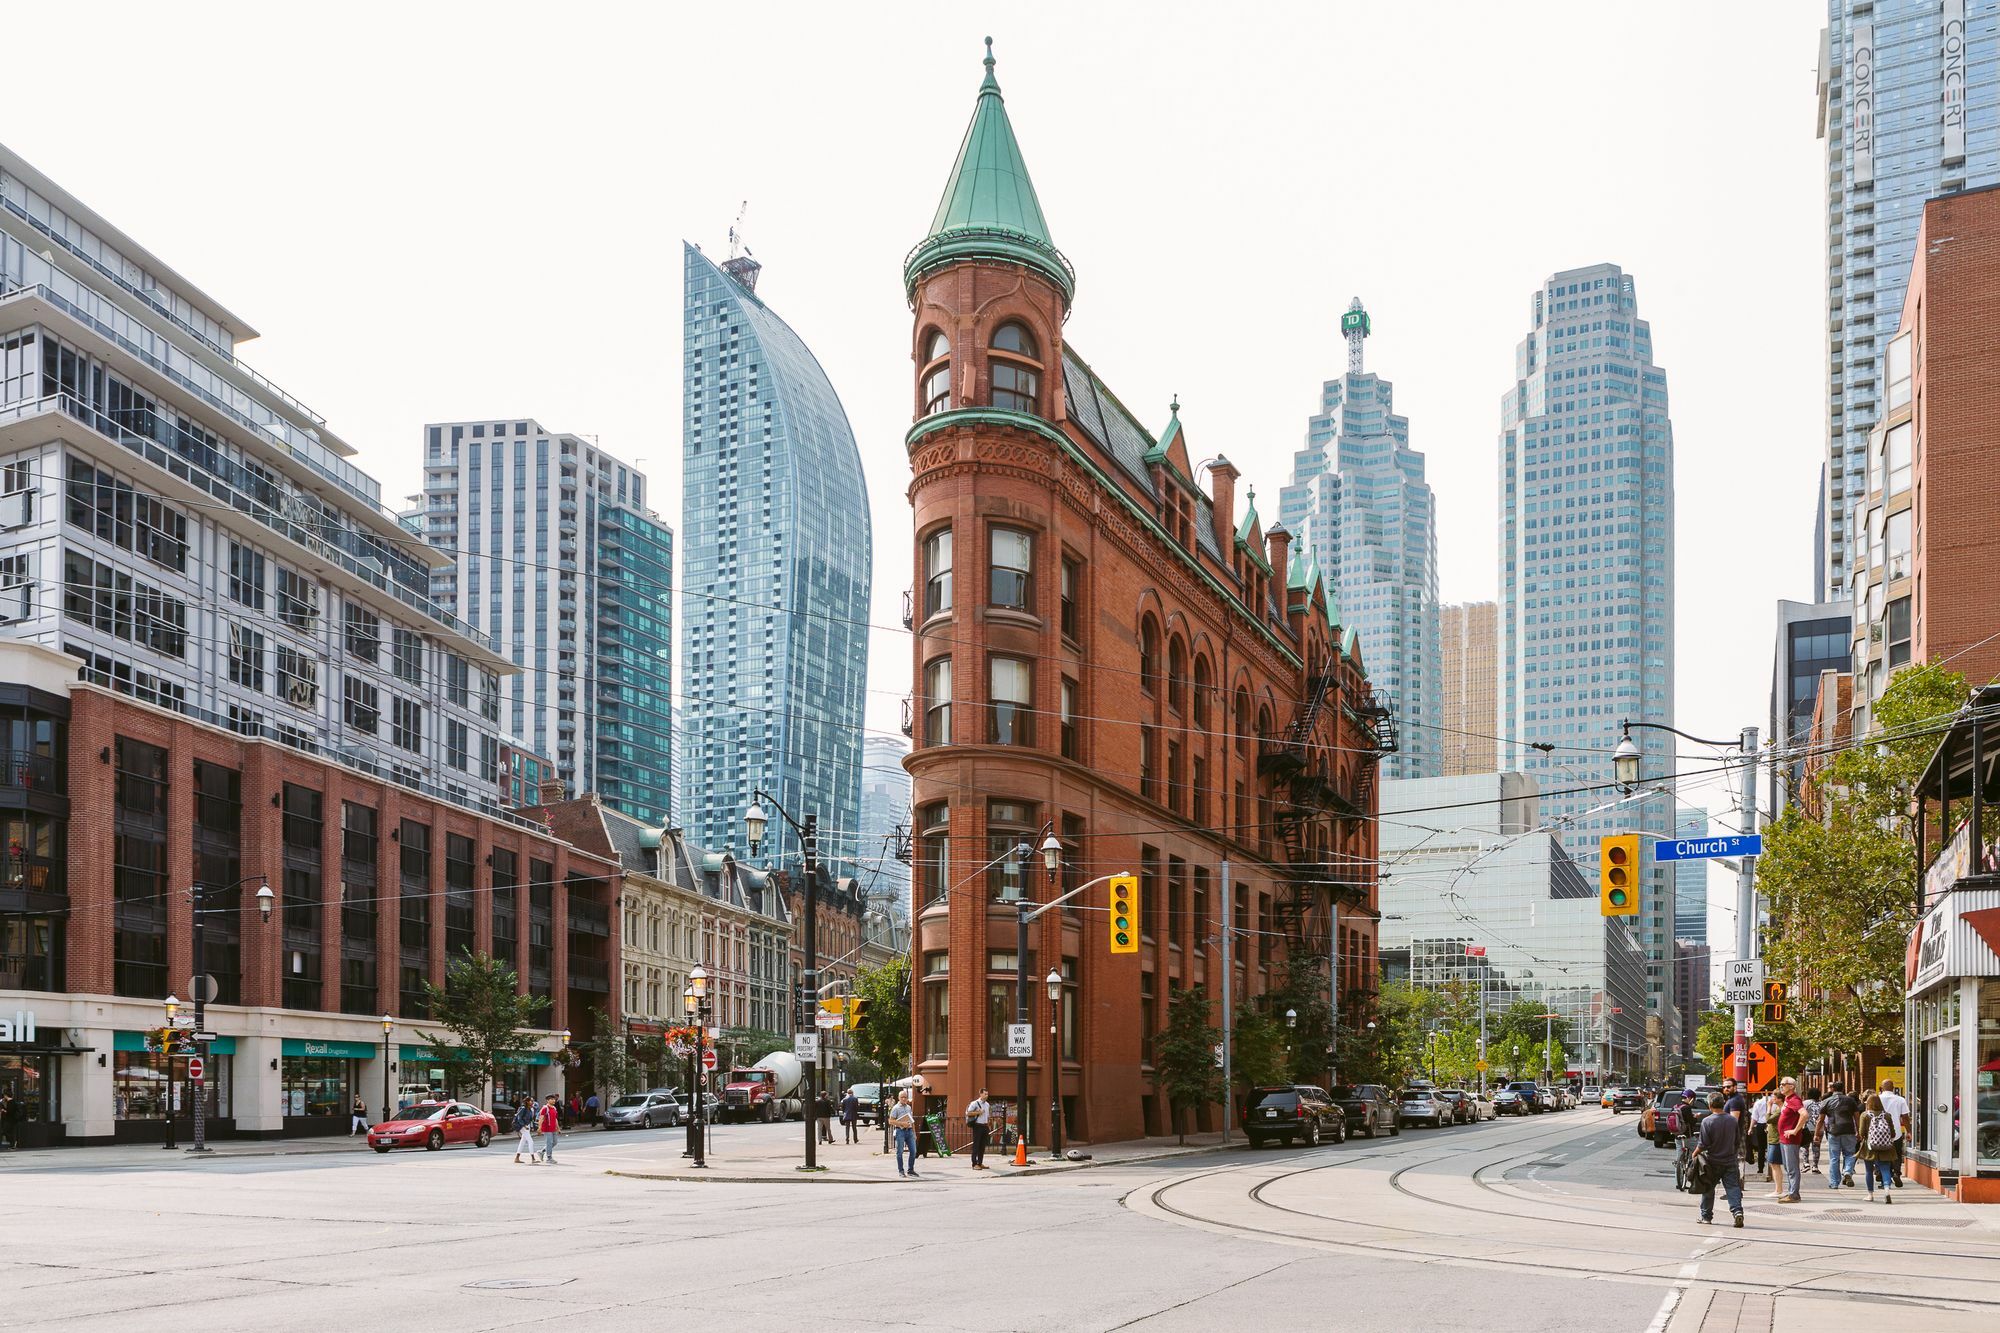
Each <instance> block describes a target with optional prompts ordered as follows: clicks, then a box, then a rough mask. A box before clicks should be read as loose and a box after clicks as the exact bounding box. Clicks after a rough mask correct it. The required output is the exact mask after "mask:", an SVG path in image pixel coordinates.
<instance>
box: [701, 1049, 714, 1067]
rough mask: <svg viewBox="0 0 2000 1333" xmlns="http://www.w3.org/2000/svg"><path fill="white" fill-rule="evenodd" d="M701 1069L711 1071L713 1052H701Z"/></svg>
mask: <svg viewBox="0 0 2000 1333" xmlns="http://www.w3.org/2000/svg"><path fill="white" fill-rule="evenodd" d="M701 1067H702V1068H703V1069H713V1068H715V1052H714V1051H703V1052H702V1053H701Z"/></svg>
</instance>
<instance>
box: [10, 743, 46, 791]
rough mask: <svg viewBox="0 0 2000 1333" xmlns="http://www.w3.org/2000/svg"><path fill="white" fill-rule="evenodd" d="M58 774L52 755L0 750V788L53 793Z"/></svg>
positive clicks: (28, 751) (29, 751)
mask: <svg viewBox="0 0 2000 1333" xmlns="http://www.w3.org/2000/svg"><path fill="white" fill-rule="evenodd" d="M58 772H59V770H58V769H57V767H56V761H55V757H54V756H53V755H46V754H37V753H36V752H35V751H33V750H0V787H21V788H25V789H27V790H29V791H48V792H53V791H56V790H57V777H58Z"/></svg>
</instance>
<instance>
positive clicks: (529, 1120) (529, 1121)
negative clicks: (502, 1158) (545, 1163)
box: [514, 1097, 535, 1166]
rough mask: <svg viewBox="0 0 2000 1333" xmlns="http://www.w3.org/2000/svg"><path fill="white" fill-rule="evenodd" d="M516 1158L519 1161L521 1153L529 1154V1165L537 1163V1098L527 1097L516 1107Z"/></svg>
mask: <svg viewBox="0 0 2000 1333" xmlns="http://www.w3.org/2000/svg"><path fill="white" fill-rule="evenodd" d="M514 1133H515V1134H516V1135H518V1137H517V1138H516V1139H515V1140H514V1160H515V1162H517V1163H518V1162H519V1161H520V1160H521V1154H522V1153H526V1154H528V1165H529V1166H533V1165H534V1164H535V1100H534V1098H532V1097H525V1098H523V1099H522V1100H521V1104H520V1105H519V1106H516V1107H515V1108H514Z"/></svg>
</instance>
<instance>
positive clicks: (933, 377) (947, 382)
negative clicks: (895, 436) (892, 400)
mask: <svg viewBox="0 0 2000 1333" xmlns="http://www.w3.org/2000/svg"><path fill="white" fill-rule="evenodd" d="M922 396H923V400H924V413H923V414H924V415H925V416H930V415H932V414H933V413H936V412H942V411H944V410H946V409H947V408H949V407H950V406H951V339H949V338H947V337H945V336H944V332H943V331H942V330H940V329H933V330H931V335H930V338H929V339H928V341H927V342H926V344H925V346H924V377H923V390H922Z"/></svg>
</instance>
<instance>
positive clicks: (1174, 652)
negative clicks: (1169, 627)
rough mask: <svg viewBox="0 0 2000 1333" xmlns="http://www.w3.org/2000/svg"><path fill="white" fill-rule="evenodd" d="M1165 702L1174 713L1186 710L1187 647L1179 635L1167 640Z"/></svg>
mask: <svg viewBox="0 0 2000 1333" xmlns="http://www.w3.org/2000/svg"><path fill="white" fill-rule="evenodd" d="M1167 703H1168V705H1169V706H1171V707H1172V708H1173V710H1174V711H1175V712H1176V713H1183V712H1186V711H1187V649H1185V648H1183V647H1181V640H1180V636H1179V635H1175V636H1174V637H1173V638H1171V639H1169V640H1167Z"/></svg>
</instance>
